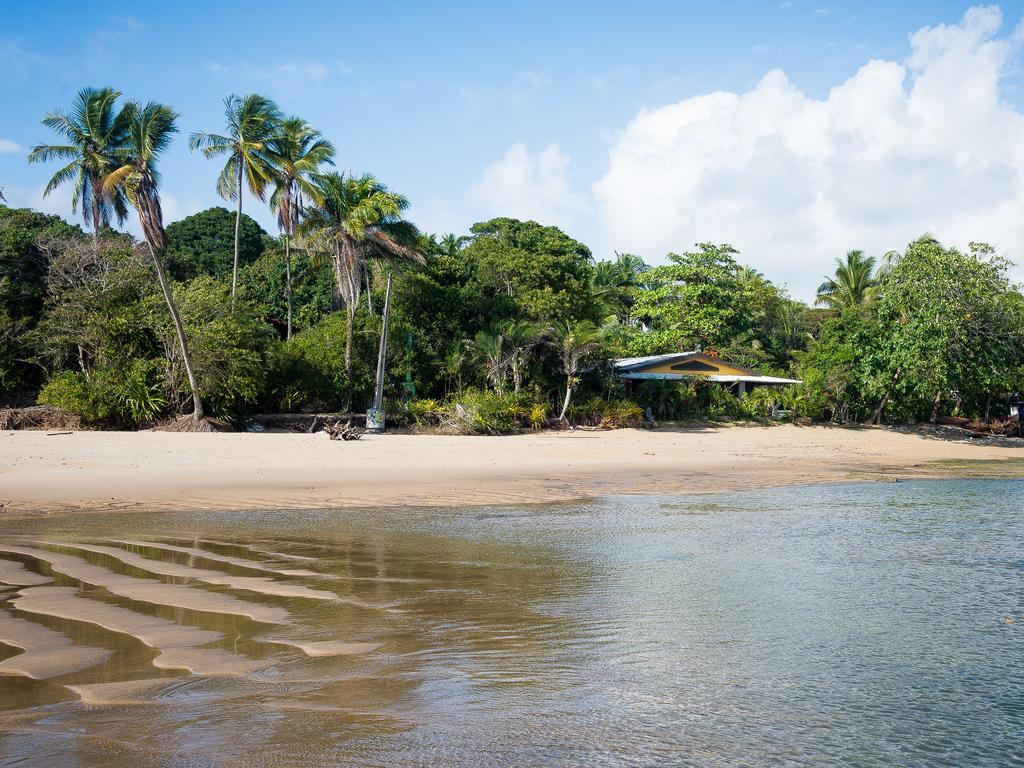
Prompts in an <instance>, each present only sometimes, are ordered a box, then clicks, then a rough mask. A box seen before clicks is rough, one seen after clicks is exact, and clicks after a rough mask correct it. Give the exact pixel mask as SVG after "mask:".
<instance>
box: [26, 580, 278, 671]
mask: <svg viewBox="0 0 1024 768" xmlns="http://www.w3.org/2000/svg"><path fill="white" fill-rule="evenodd" d="M77 592H78V590H76V589H75V588H74V587H31V588H29V589H25V590H22V592H21V594H20V596H19V597H18V598H17V599H16V600H14V602H13V605H14V607H15V608H17V609H18V610H21V611H25V612H26V613H36V614H42V615H45V616H53V617H56V618H61V619H70V620H72V621H82V622H87V623H90V624H96V625H98V626H101V627H103V628H104V629H108V630H110V631H111V632H119V633H121V634H126V635H131V636H132V637H134V638H135V639H136V640H138V641H139V642H141V643H143V644H144V645H148V646H149V647H150V648H156V649H157V650H159V651H160V654H159V655H158V656H157V657H156V658H155V659H153V666H155V667H158V668H160V669H186V670H188V671H189V672H193V673H195V674H198V675H241V674H245V673H247V672H252V671H254V670H257V669H261V668H262V667H265V666H267V662H262V661H255V660H253V659H249V658H247V657H245V656H239V655H237V654H234V653H228V652H227V651H222V650H219V649H211V648H196V647H195V646H198V645H201V644H203V643H209V642H213V641H215V640H220V639H221V638H222V637H223V635H221V633H220V632H214V631H212V630H209V629H199V628H197V627H188V626H184V625H181V624H176V623H174V622H173V621H170V620H168V619H161V618H158V617H156V616H147V615H146V614H144V613H136V612H135V611H131V610H128V609H127V608H121V607H119V606H116V605H109V604H107V603H101V602H99V601H96V600H89V599H86V598H81V597H77V596H76V595H77Z"/></svg>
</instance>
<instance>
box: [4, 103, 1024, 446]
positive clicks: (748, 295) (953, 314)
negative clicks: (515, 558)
mask: <svg viewBox="0 0 1024 768" xmlns="http://www.w3.org/2000/svg"><path fill="white" fill-rule="evenodd" d="M119 96H120V94H117V93H116V92H115V91H112V90H110V89H101V90H85V91H83V92H82V93H81V94H80V95H79V101H78V102H77V103H76V105H75V106H74V108H73V109H72V111H71V112H70V113H69V114H63V113H54V114H53V115H50V116H48V117H47V118H46V121H45V123H46V125H48V126H49V127H51V128H54V129H56V130H58V131H60V132H61V133H62V134H63V135H64V136H65V139H66V143H65V144H63V145H45V146H40V147H37V148H36V149H35V150H34V151H33V153H32V155H31V159H33V160H50V159H54V158H61V159H63V160H65V161H68V164H67V165H65V166H64V167H63V168H62V169H61V170H59V171H58V172H57V174H56V175H55V176H54V177H53V179H52V181H51V184H50V187H49V188H50V189H52V188H54V187H56V186H58V185H60V184H64V183H72V184H73V185H74V192H75V194H74V199H75V203H76V205H78V206H81V209H82V213H83V216H84V220H85V224H86V228H87V230H88V231H89V233H88V234H87V233H86V232H85V231H83V230H82V229H79V228H78V227H75V226H72V225H69V224H67V223H66V222H64V221H62V220H61V219H59V218H57V217H53V216H47V215H44V214H41V213H36V212H33V211H29V210H16V209H11V208H7V207H4V206H3V205H0V399H2V400H3V401H7V402H12V403H19V402H20V403H25V402H31V401H38V402H40V403H47V404H52V405H57V406H60V407H62V408H65V409H67V410H69V411H71V412H73V413H75V414H77V415H79V416H81V417H82V418H83V419H84V420H85V421H86V422H88V423H93V424H97V425H108V426H129V427H130V426H137V425H141V424H146V423H150V422H152V421H155V420H158V419H161V418H166V417H171V416H176V415H177V414H181V413H183V412H185V413H187V412H189V410H190V409H191V412H192V414H193V417H194V418H195V419H202V418H203V417H204V416H205V415H207V414H213V415H216V416H220V417H224V418H228V419H236V418H240V417H244V415H245V414H247V413H253V412H268V411H301V410H307V411H320V410H328V409H330V410H334V409H345V408H354V409H359V410H361V409H362V408H363V407H365V406H366V405H367V404H368V403H369V401H370V398H371V396H372V392H373V378H374V368H375V364H376V349H377V342H378V338H379V333H380V330H381V317H382V311H383V305H384V298H385V296H384V286H385V284H386V280H387V277H388V276H391V277H392V280H393V287H392V298H391V330H390V339H391V343H390V345H389V348H388V359H387V366H386V369H387V378H386V399H387V401H388V410H389V412H390V413H391V414H392V416H394V417H398V418H403V419H406V420H407V421H409V422H415V423H418V424H421V425H426V426H430V427H432V428H437V429H450V430H453V431H460V432H462V431H480V432H504V431H509V430H512V429H517V428H539V427H541V426H543V425H544V424H547V423H554V422H559V423H565V422H567V421H569V422H575V423H585V424H594V425H600V424H604V425H610V424H638V423H641V422H642V419H643V413H644V410H645V409H647V408H650V409H651V412H652V413H653V415H654V416H655V417H656V418H659V419H673V418H686V417H695V416H702V415H716V414H717V415H746V416H764V415H765V414H766V413H768V412H769V410H770V406H771V405H772V404H778V405H781V406H785V407H787V408H788V409H790V410H792V411H793V412H794V413H795V414H798V415H801V416H805V417H811V418H814V419H818V420H833V421H837V422H845V421H851V420H855V421H872V422H882V421H915V420H927V419H934V418H936V417H937V416H939V415H944V414H956V415H964V416H968V417H972V418H985V419H988V418H996V417H1000V416H1003V415H1005V413H1006V395H1007V394H1008V393H1010V392H1013V391H1017V390H1019V389H1021V388H1022V385H1024V296H1022V294H1021V292H1020V290H1019V289H1018V288H1017V287H1016V286H1014V285H1012V284H1011V283H1010V281H1009V279H1008V277H1007V268H1008V263H1007V262H1006V261H1005V260H1004V259H1002V258H1000V257H999V256H998V255H997V254H995V253H994V252H993V250H992V249H991V248H990V247H988V246H986V245H983V244H972V245H971V246H970V249H969V250H968V251H967V252H966V253H963V252H960V251H958V250H955V249H952V248H947V247H944V246H943V245H942V244H940V243H938V242H936V241H935V240H934V239H933V238H930V237H928V236H925V237H922V238H921V239H919V240H917V241H915V242H913V243H911V244H910V245H908V246H907V247H906V248H905V249H903V250H902V251H900V252H892V253H889V254H886V255H885V256H884V257H883V258H882V259H881V260H880V262H879V263H878V264H876V262H875V260H874V259H871V258H869V257H866V256H865V255H864V254H862V253H861V252H859V251H851V252H850V253H849V254H847V255H846V257H844V258H842V259H837V260H836V271H835V275H834V276H833V277H831V278H829V279H827V280H826V281H825V282H824V283H823V284H822V286H821V287H820V288H819V295H818V301H817V303H816V306H814V307H810V306H807V305H805V304H802V303H800V302H797V301H794V300H792V299H791V298H789V297H788V296H787V295H786V294H785V292H784V291H783V290H781V289H780V288H779V287H777V286H775V285H773V284H772V283H771V282H770V281H769V280H768V279H766V278H765V277H764V276H762V275H761V274H759V273H757V272H756V271H754V270H752V269H750V268H748V267H745V266H744V265H743V264H742V263H741V262H740V261H739V260H738V259H739V258H740V254H738V253H737V252H736V251H735V250H734V249H733V248H731V247H730V246H729V245H726V244H716V243H700V244H698V245H696V246H695V247H694V248H693V249H692V250H689V251H686V252H683V253H679V254H668V256H667V258H666V259H664V261H665V263H664V264H663V265H661V266H655V267H649V266H648V265H647V264H645V263H644V261H643V260H642V259H640V258H639V257H637V256H634V255H630V254H618V255H617V257H616V259H615V260H614V261H597V262H595V261H594V259H593V257H592V254H591V252H590V250H589V249H588V248H587V247H586V246H585V245H583V244H582V243H580V242H578V241H576V240H574V239H573V238H572V237H570V236H569V235H567V234H566V233H564V232H562V231H561V230H559V229H557V228H555V227H549V226H543V225H541V224H538V223H536V222H532V221H518V220H515V219H509V218H497V219H492V220H491V221H486V222H481V223H478V224H476V225H474V226H473V227H472V228H471V230H470V232H469V233H467V234H465V235H454V234H449V235H445V236H443V237H440V238H439V237H436V236H427V235H422V234H421V233H419V232H418V231H417V230H416V228H415V227H414V226H413V225H412V224H411V223H410V222H408V221H406V220H405V219H404V218H403V215H404V211H405V210H406V208H407V206H408V202H407V201H406V200H405V198H404V197H402V196H401V195H398V194H396V193H394V192H391V191H389V190H388V189H387V188H386V187H385V186H384V185H383V184H381V183H380V182H379V181H378V180H377V179H375V178H374V177H372V176H368V175H365V176H349V175H342V174H339V173H335V172H331V170H330V168H329V166H330V165H331V163H332V157H333V154H334V148H333V147H332V146H331V145H330V144H329V143H328V142H327V141H326V140H324V139H323V138H322V137H321V136H320V134H319V133H317V132H316V131H315V130H314V129H313V128H311V127H310V126H308V125H307V124H306V123H305V122H304V121H302V120H301V119H299V118H286V117H284V116H283V115H282V114H281V113H280V111H279V110H278V108H277V107H276V105H274V104H273V103H272V102H270V101H269V100H267V99H263V98H262V97H253V96H247V97H242V98H239V97H230V98H229V99H228V100H227V101H226V118H227V123H228V129H227V131H226V132H225V134H223V135H220V134H205V133H203V134H194V135H193V136H192V138H191V142H190V143H191V145H192V146H193V147H194V148H196V149H199V150H201V151H203V152H204V153H205V154H207V155H208V156H210V157H222V158H223V159H224V160H225V164H224V166H223V168H222V170H221V171H220V175H219V177H218V180H217V182H216V188H217V190H218V191H219V192H220V193H221V194H222V195H223V196H224V197H225V199H227V200H231V201H232V202H234V203H235V210H234V211H228V210H227V209H224V208H212V209H210V210H207V211H203V212H201V213H198V214H196V215H194V216H190V217H188V218H185V219H183V220H181V221H178V222H175V223H173V224H171V225H169V226H167V227H166V229H165V228H164V226H163V221H162V215H161V212H160V206H159V174H158V171H157V162H158V159H159V156H160V153H161V152H162V150H163V149H164V148H165V147H166V146H167V144H168V143H169V141H170V140H171V138H172V136H173V133H174V132H175V130H176V120H177V116H176V115H175V114H174V113H173V112H172V111H171V110H169V109H168V108H166V107H163V106H161V105H154V104H147V105H140V104H137V103H135V102H128V103H127V104H125V106H124V107H122V108H121V109H120V111H118V110H117V109H116V102H117V100H118V98H119ZM243 195H248V196H249V197H250V198H251V199H252V200H254V201H256V202H257V203H263V202H265V203H267V204H269V205H271V207H272V208H273V210H274V211H275V212H276V214H277V220H278V229H279V236H277V237H274V236H271V235H269V234H267V233H266V232H264V231H263V230H262V229H261V228H260V227H259V225H258V224H257V223H256V222H255V221H253V220H252V219H251V218H249V217H248V216H246V215H245V214H244V213H243V209H242V200H243ZM130 209H134V210H135V211H136V213H137V215H138V217H139V220H140V226H141V229H142V231H143V232H144V234H145V237H144V238H143V240H142V241H141V242H137V241H135V240H134V239H133V238H132V237H130V236H128V235H125V234H120V233H118V232H116V231H115V230H113V229H111V225H112V224H120V223H123V222H124V221H125V219H126V217H127V215H128V212H129V210H130ZM697 348H700V349H705V350H714V351H716V352H717V353H718V354H720V355H721V356H722V357H723V358H725V359H728V360H731V361H734V362H736V363H739V364H741V365H745V366H749V367H752V368H756V369H758V370H759V371H761V372H763V373H765V374H772V375H788V376H794V377H797V378H800V379H802V380H803V382H804V383H803V384H802V385H799V386H793V387H789V388H787V389H778V388H758V389H755V390H754V391H753V393H752V394H750V395H749V396H748V397H747V398H745V399H744V400H743V401H738V400H737V399H736V398H735V396H733V395H732V394H730V393H729V392H728V391H726V390H725V389H723V388H722V387H720V386H719V385H713V384H712V385H707V384H702V383H701V382H700V381H697V380H693V381H690V382H688V383H682V384H678V383H667V382H659V381H647V382H644V383H643V386H641V387H639V388H638V389H637V391H636V392H635V393H634V394H633V401H628V400H627V399H626V398H625V392H624V391H623V389H622V385H621V382H617V381H615V380H614V379H613V378H612V377H611V376H610V375H609V373H608V370H607V366H605V365H602V362H603V361H605V360H607V359H608V358H609V357H612V356H616V355H646V354H658V353H663V352H671V351H684V350H692V349H697Z"/></svg>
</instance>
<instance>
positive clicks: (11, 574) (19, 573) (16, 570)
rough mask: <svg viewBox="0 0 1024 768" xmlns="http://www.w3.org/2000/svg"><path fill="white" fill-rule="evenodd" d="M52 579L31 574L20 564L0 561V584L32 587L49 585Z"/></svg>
mask: <svg viewBox="0 0 1024 768" xmlns="http://www.w3.org/2000/svg"><path fill="white" fill-rule="evenodd" d="M51 581H53V579H51V578H50V577H49V576H40V575H39V574H38V573H32V571H30V570H28V569H27V568H26V567H25V566H24V565H22V564H21V563H16V562H14V561H13V560H0V584H10V585H11V586H12V587H34V586H36V585H38V584H49V583H50V582H51Z"/></svg>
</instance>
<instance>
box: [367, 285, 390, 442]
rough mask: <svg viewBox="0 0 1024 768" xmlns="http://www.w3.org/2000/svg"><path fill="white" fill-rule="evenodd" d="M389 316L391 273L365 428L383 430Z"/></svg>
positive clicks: (385, 298) (385, 297)
mask: <svg viewBox="0 0 1024 768" xmlns="http://www.w3.org/2000/svg"><path fill="white" fill-rule="evenodd" d="M390 318H391V275H390V274H389V275H388V284H387V288H386V289H385V291H384V318H383V323H382V324H381V328H380V348H379V349H378V350H377V386H376V388H375V389H374V391H373V407H372V408H370V409H369V410H368V411H367V412H366V428H367V429H368V430H371V431H373V432H383V431H384V421H385V417H384V407H383V406H384V358H385V357H386V356H387V353H388V320H390Z"/></svg>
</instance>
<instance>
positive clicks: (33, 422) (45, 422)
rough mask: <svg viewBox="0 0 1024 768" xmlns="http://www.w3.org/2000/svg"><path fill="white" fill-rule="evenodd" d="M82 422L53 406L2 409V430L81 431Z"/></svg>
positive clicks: (0, 415)
mask: <svg viewBox="0 0 1024 768" xmlns="http://www.w3.org/2000/svg"><path fill="white" fill-rule="evenodd" d="M81 426H82V420H81V419H79V418H78V417H77V416H75V415H74V414H71V413H68V412H67V411H65V410H64V409H63V408H57V407H55V406H52V405H30V406H28V407H26V408H0V430H2V431H5V432H6V431H9V430H14V429H47V430H62V429H79V428H80V427H81Z"/></svg>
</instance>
